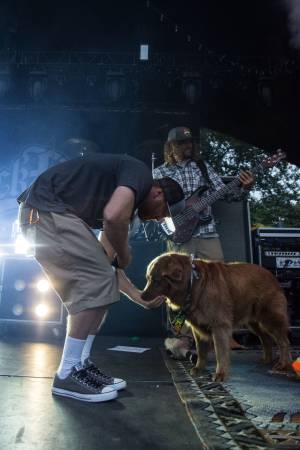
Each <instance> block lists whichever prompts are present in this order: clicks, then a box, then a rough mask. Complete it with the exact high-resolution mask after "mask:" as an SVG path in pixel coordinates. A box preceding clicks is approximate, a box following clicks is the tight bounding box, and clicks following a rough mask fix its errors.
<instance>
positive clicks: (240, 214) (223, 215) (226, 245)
mask: <svg viewBox="0 0 300 450" xmlns="http://www.w3.org/2000/svg"><path fill="white" fill-rule="evenodd" d="M213 214H214V217H215V220H216V224H217V231H218V233H219V236H220V239H221V243H222V248H223V252H224V258H225V261H227V262H230V261H241V262H252V251H251V231H250V214H249V205H248V202H247V201H246V200H243V201H238V202H230V203H228V202H225V201H218V202H216V203H215V204H214V206H213Z"/></svg>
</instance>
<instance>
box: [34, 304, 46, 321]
mask: <svg viewBox="0 0 300 450" xmlns="http://www.w3.org/2000/svg"><path fill="white" fill-rule="evenodd" d="M34 312H35V314H36V315H37V316H38V317H39V318H40V319H43V318H44V317H46V316H47V315H48V314H49V308H48V306H47V305H45V303H39V304H38V305H36V307H35V308H34Z"/></svg>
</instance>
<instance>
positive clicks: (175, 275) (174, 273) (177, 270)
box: [162, 266, 183, 281]
mask: <svg viewBox="0 0 300 450" xmlns="http://www.w3.org/2000/svg"><path fill="white" fill-rule="evenodd" d="M182 275H183V271H182V268H181V267H178V266H174V267H169V268H168V270H164V271H163V272H162V276H163V277H166V278H169V279H170V280H173V281H181V280H182Z"/></svg>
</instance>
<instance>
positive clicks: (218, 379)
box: [213, 370, 228, 383]
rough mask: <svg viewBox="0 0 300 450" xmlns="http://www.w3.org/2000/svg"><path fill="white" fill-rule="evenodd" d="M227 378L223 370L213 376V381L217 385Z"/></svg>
mask: <svg viewBox="0 0 300 450" xmlns="http://www.w3.org/2000/svg"><path fill="white" fill-rule="evenodd" d="M227 377H228V374H227V373H226V372H225V370H219V371H218V372H216V373H215V374H214V375H213V381H215V382H217V383H222V382H223V381H225V380H226V379H227Z"/></svg>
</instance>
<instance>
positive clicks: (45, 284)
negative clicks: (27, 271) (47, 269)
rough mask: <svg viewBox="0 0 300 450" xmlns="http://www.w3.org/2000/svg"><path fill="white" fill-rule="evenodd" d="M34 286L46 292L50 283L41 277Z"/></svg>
mask: <svg viewBox="0 0 300 450" xmlns="http://www.w3.org/2000/svg"><path fill="white" fill-rule="evenodd" d="M36 287H37V289H38V290H39V291H40V292H47V291H49V289H50V284H49V282H48V281H47V280H45V279H43V280H40V281H38V282H37V283H36Z"/></svg>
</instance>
